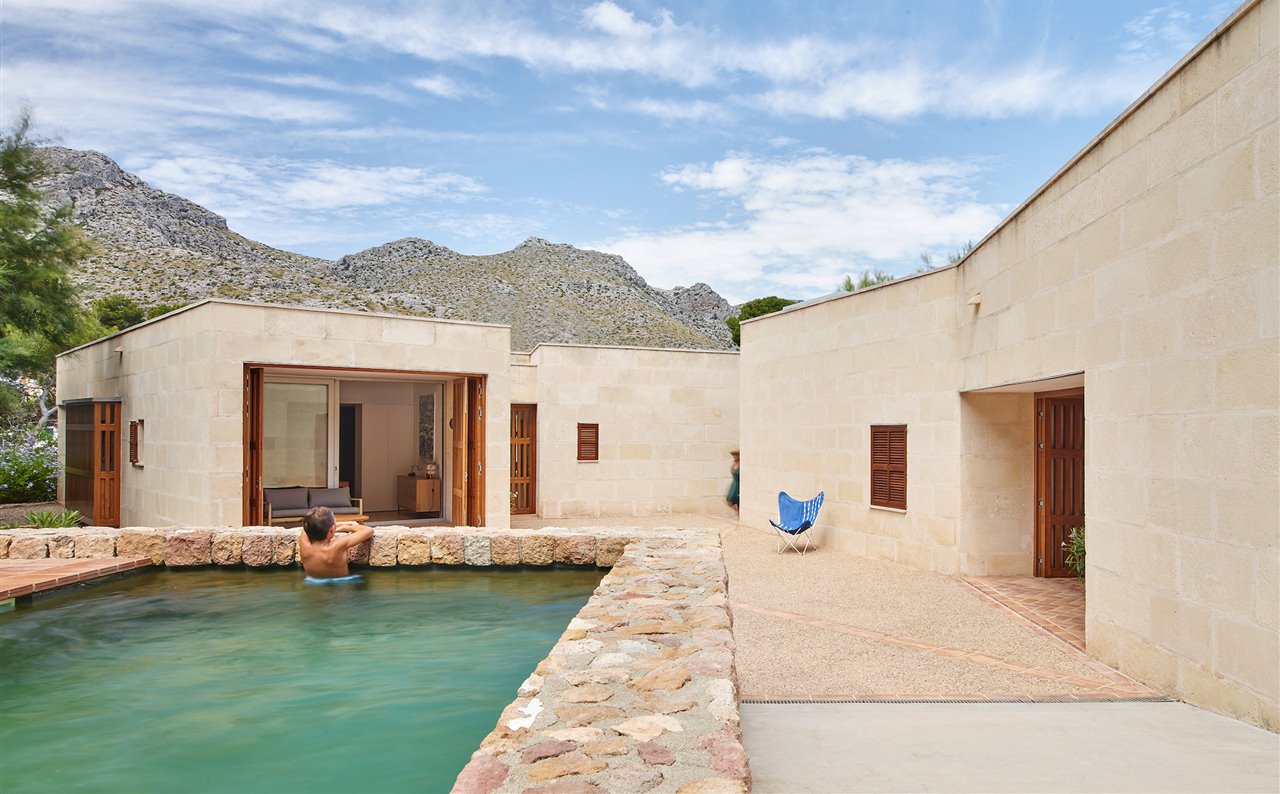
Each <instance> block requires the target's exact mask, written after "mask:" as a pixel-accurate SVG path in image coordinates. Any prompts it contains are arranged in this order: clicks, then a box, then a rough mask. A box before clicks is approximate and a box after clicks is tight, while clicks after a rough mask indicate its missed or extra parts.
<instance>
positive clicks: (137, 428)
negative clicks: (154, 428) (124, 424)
mask: <svg viewBox="0 0 1280 794" xmlns="http://www.w3.org/2000/svg"><path fill="white" fill-rule="evenodd" d="M129 462H130V463H132V464H133V465H135V466H141V465H142V420H141V419H135V420H134V421H132V422H130V423H129Z"/></svg>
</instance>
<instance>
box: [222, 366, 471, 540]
mask: <svg viewBox="0 0 1280 794" xmlns="http://www.w3.org/2000/svg"><path fill="white" fill-rule="evenodd" d="M455 384H456V386H457V387H460V388H461V391H462V394H463V398H462V400H461V401H459V400H457V399H456V394H457V391H456V389H455ZM483 410H484V378H483V376H468V375H459V374H454V373H427V372H402V371H387V370H360V369H348V368H327V367H300V366H280V365H270V366H268V365H261V366H259V365H246V367H245V397H244V419H245V443H244V458H245V463H244V521H245V523H246V525H260V524H261V523H262V522H263V519H264V515H265V513H266V510H265V505H264V498H265V497H264V489H271V488H294V487H304V488H308V489H326V488H327V489H332V488H347V489H348V492H349V494H350V496H351V497H352V499H353V500H354V499H360V500H362V504H363V508H362V512H363V513H365V514H366V515H368V517H369V520H370V521H374V522H377V521H393V522H399V523H419V522H431V523H449V524H467V525H470V526H483V521H484V512H483V507H482V505H483V500H484V476H483V473H484V423H483ZM455 417H456V419H457V421H448V420H452V419H455ZM459 442H461V452H462V454H461V457H458V456H456V455H449V454H448V452H449V451H450V450H451V449H454V448H456V447H457V446H458V444H459ZM455 487H457V488H460V489H461V491H462V493H463V497H464V498H463V500H462V502H461V504H460V505H454V504H451V503H450V501H449V500H448V499H443V498H442V497H443V496H445V495H447V494H449V493H450V492H451V491H452V490H454V489H455ZM270 493H272V492H270V491H268V492H266V494H267V495H269V494H270Z"/></svg>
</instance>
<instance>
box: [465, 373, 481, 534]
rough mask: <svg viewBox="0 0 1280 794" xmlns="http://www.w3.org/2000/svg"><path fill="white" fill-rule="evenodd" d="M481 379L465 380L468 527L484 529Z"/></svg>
mask: <svg viewBox="0 0 1280 794" xmlns="http://www.w3.org/2000/svg"><path fill="white" fill-rule="evenodd" d="M484 439H485V434H484V378H467V474H468V476H467V526H469V527H482V526H484Z"/></svg>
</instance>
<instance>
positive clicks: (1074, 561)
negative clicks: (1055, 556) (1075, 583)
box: [1062, 527, 1084, 579]
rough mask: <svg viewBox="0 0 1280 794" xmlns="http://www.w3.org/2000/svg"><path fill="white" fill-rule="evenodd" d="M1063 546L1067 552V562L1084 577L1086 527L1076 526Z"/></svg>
mask: <svg viewBox="0 0 1280 794" xmlns="http://www.w3.org/2000/svg"><path fill="white" fill-rule="evenodd" d="M1062 548H1063V549H1065V550H1066V552H1067V558H1066V563H1067V567H1068V568H1070V569H1071V572H1072V573H1074V574H1075V575H1076V576H1078V577H1079V578H1081V579H1083V578H1084V527H1075V528H1073V529H1072V530H1071V534H1070V535H1068V536H1067V539H1066V540H1064V541H1062Z"/></svg>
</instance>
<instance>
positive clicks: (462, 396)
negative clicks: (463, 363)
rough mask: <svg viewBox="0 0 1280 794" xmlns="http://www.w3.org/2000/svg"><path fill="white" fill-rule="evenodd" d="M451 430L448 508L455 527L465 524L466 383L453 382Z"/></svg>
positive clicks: (461, 381) (463, 379) (459, 380)
mask: <svg viewBox="0 0 1280 794" xmlns="http://www.w3.org/2000/svg"><path fill="white" fill-rule="evenodd" d="M449 427H450V428H452V429H453V455H452V457H451V462H452V463H451V465H450V467H449V468H450V469H451V470H452V471H450V473H449V478H450V491H451V496H452V499H451V501H450V507H451V510H452V512H451V513H450V515H451V516H452V520H453V523H454V525H455V526H464V525H466V523H467V480H468V477H467V381H466V379H465V378H458V379H457V380H455V381H453V414H452V416H450V417H449Z"/></svg>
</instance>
